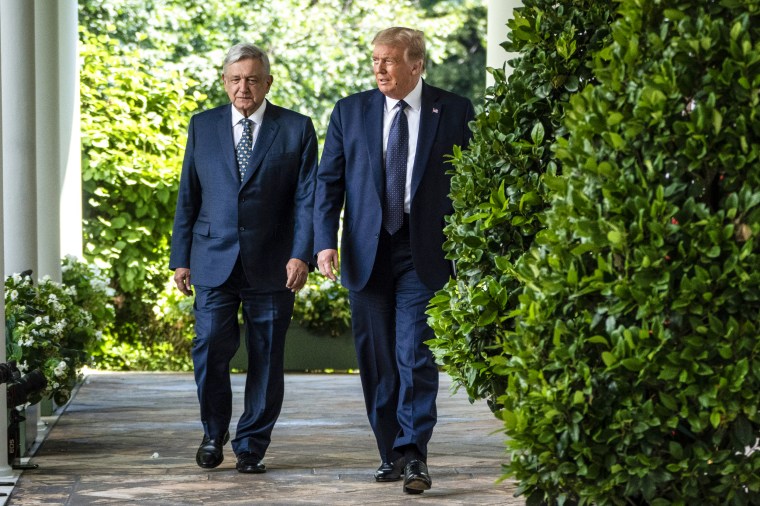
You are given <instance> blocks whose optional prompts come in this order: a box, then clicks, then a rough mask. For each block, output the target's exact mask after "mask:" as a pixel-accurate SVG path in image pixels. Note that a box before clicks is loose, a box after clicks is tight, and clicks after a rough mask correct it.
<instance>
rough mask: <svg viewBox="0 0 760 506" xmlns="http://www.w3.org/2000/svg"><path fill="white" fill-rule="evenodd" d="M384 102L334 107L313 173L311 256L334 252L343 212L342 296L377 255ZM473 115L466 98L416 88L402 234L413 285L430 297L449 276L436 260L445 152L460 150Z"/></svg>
mask: <svg viewBox="0 0 760 506" xmlns="http://www.w3.org/2000/svg"><path fill="white" fill-rule="evenodd" d="M384 107H385V95H383V94H382V93H381V92H380V91H379V90H377V89H373V90H370V91H365V92H361V93H357V94H355V95H351V96H349V97H346V98H344V99H342V100H340V101H338V103H337V104H336V105H335V108H334V110H333V112H332V115H331V117H330V125H329V127H328V129H327V138H326V140H325V145H324V149H323V152H322V158H321V160H320V164H319V170H318V172H317V190H316V203H315V207H314V251H315V252H317V253H318V252H320V251H322V250H324V249H338V242H337V240H338V226H339V219H340V212H341V208H343V207H344V206H345V210H344V218H343V234H342V238H341V244H340V261H341V282H342V283H343V285H344V286H346V287H347V288H348V289H349V290H361V289H363V288H364V286H365V285H366V284H367V281H368V280H369V277H370V274H371V272H372V267H373V265H374V263H375V256H376V254H377V247H378V241H379V238H380V230H381V227H382V219H383V211H382V201H383V192H384V187H385V176H384V169H383V108H384ZM474 115H475V112H474V110H473V107H472V103H471V102H470V101H469V100H467V99H466V98H463V97H460V96H458V95H455V94H453V93H450V92H447V91H444V90H442V89H439V88H435V87H433V86H429V85H428V84H426V83H424V82H423V85H422V109H421V114H420V127H419V137H418V141H417V151H416V155H415V162H414V168H413V172H412V188H411V208H410V211H409V234H410V240H411V249H412V260H413V262H414V267H415V270H416V271H417V275H418V276H419V277H420V280H421V281H422V282H423V283H424V284H425V285H426V286H427V287H428V288H430V289H432V290H438V289H440V288H441V287H443V285H444V284H445V283H446V281H447V280H448V279H449V277H450V276H451V275H452V274H453V272H452V267H451V262H449V261H447V260H446V258H445V255H444V252H443V248H442V247H443V242H444V240H445V237H444V234H443V227H444V225H445V221H444V217H445V216H446V215H448V214H450V213H451V212H452V205H451V200H450V198H449V189H450V188H449V186H450V180H451V176H450V174H448V173H447V172H448V171H449V170H451V165H450V163H449V162H448V160H447V155H450V154H451V153H452V151H453V146H454V145H458V146H463V147H464V146H466V145H467V144H468V143H469V140H470V138H471V136H472V132H471V131H470V128H469V126H468V124H469V122H470V121H471V120H472V119H473V117H474Z"/></svg>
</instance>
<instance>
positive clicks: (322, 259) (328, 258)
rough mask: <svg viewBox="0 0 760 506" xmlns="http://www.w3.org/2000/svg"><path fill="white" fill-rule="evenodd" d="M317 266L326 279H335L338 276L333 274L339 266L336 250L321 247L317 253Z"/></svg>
mask: <svg viewBox="0 0 760 506" xmlns="http://www.w3.org/2000/svg"><path fill="white" fill-rule="evenodd" d="M317 267H319V272H321V273H322V274H324V275H325V276H327V278H328V279H331V280H333V281H335V280H337V279H338V278H337V277H336V276H335V273H336V272H338V269H339V268H340V264H339V263H338V250H336V249H323V250H322V251H320V252H319V253H317Z"/></svg>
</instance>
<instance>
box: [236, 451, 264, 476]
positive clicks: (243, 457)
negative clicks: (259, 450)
mask: <svg viewBox="0 0 760 506" xmlns="http://www.w3.org/2000/svg"><path fill="white" fill-rule="evenodd" d="M235 469H237V470H238V472H239V473H252V474H261V473H266V472H267V466H265V465H264V464H263V463H262V462H261V459H260V458H258V457H257V456H256V455H254V454H253V453H248V452H243V453H241V454H240V455H238V456H237V464H235Z"/></svg>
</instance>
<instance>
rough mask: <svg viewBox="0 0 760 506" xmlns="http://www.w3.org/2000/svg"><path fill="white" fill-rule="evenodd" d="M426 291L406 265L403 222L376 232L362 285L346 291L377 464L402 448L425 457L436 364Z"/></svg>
mask: <svg viewBox="0 0 760 506" xmlns="http://www.w3.org/2000/svg"><path fill="white" fill-rule="evenodd" d="M433 294H434V291H433V290H431V289H429V288H427V287H426V286H425V285H424V284H423V283H422V282H421V281H420V279H419V277H418V276H417V273H416V271H415V269H414V264H413V262H412V253H411V249H410V241H409V225H408V219H405V220H404V226H403V227H402V228H401V230H399V231H398V232H396V233H395V234H394V235H392V236H391V235H389V234H388V233H387V232H385V231H384V230H383V231H382V232H381V237H380V242H379V246H378V252H377V257H376V260H375V265H374V266H373V270H372V274H371V276H370V279H369V282H368V283H367V285H366V286H365V287H364V288H363V289H362V290H358V291H351V292H350V293H349V300H350V303H351V321H352V327H353V333H354V340H355V344H356V353H357V357H358V363H359V372H360V377H361V382H362V389H363V392H364V401H365V406H366V409H367V416H368V418H369V423H370V425H371V427H372V430H373V432H374V434H375V439H376V441H377V446H378V450H379V452H380V457H381V459H382V461H383V462H392V461H394V460H396V459H397V458H399V457H401V456H403V451H404V449H405V448H404V447H406V448H408V447H410V445H411V446H416V448H417V450H418V451H419V452H420V453H421V454H422V456H423V457H425V458H426V457H427V444H428V442H429V441H430V438H431V436H432V434H433V427H434V426H435V423H436V421H437V413H436V404H435V402H436V396H437V395H438V368H437V366H436V365H435V361H434V358H433V354H432V352H431V351H430V348H428V346H427V345H426V344H425V341H427V340H428V339H432V338H433V331H432V329H431V328H430V327H429V326H428V324H427V315H426V314H425V309H426V308H427V305H428V303H429V302H430V299H431V298H432V297H433Z"/></svg>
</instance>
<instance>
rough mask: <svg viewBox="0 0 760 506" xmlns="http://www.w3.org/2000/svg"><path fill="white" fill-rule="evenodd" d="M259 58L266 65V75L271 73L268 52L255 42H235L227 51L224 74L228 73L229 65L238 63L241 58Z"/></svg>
mask: <svg viewBox="0 0 760 506" xmlns="http://www.w3.org/2000/svg"><path fill="white" fill-rule="evenodd" d="M249 58H250V59H253V60H259V61H261V63H262V64H263V65H264V72H265V73H266V75H271V72H270V68H269V57H268V56H267V53H266V52H265V51H264V50H263V49H261V48H259V47H258V46H254V45H253V44H247V43H243V44H235V45H234V46H232V47H231V48H230V50H229V51H227V56H225V57H224V65H223V66H222V74H225V75H226V74H227V67H229V66H230V65H232V64H233V63H237V62H239V61H240V60H246V59H249Z"/></svg>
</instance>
